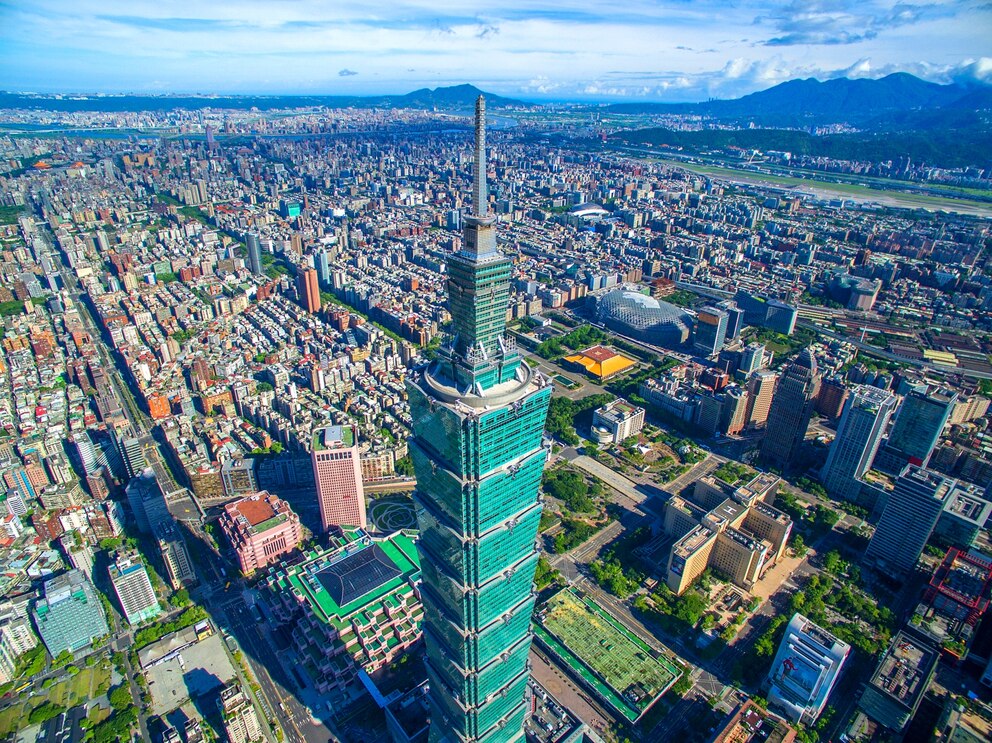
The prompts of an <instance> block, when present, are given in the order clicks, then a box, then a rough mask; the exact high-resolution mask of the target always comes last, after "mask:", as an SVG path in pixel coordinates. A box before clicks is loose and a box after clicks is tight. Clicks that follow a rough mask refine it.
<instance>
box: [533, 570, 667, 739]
mask: <svg viewBox="0 0 992 743" xmlns="http://www.w3.org/2000/svg"><path fill="white" fill-rule="evenodd" d="M537 620H538V626H537V628H536V630H537V636H538V638H540V640H541V641H542V643H543V644H544V645H546V646H547V647H548V649H549V650H551V651H552V652H553V653H554V654H555V655H557V656H558V657H559V658H560V659H561V660H563V661H564V662H565V663H567V664H568V665H569V666H571V668H572V670H573V671H574V672H575V673H577V674H578V675H579V676H581V677H582V678H583V679H584V680H585V681H586V683H587V684H588V685H590V686H592V687H593V688H595V689H596V691H597V692H598V693H599V696H600V697H602V698H603V700H604V701H606V702H608V703H609V704H610V706H612V707H613V708H615V709H616V710H617V711H619V712H620V713H621V714H622V715H623V716H624V717H625V718H627V719H628V720H630V721H631V722H633V721H634V720H636V719H637V718H638V717H640V716H641V715H642V714H643V713H644V711H645V710H647V708H648V707H650V706H651V705H652V704H653V703H654V702H655V701H656V700H657V699H658V698H659V697H660V696H661V695H662V694H664V693H665V691H667V690H668V688H669V687H671V686H672V685H673V684H674V683H675V681H676V680H677V679H678V677H679V676H680V675H681V674H680V671H679V670H678V669H677V668H676V667H675V666H674V665H672V664H671V663H669V662H668V661H666V660H665V659H663V658H655V657H654V656H653V654H652V651H651V649H650V648H649V647H648V646H647V645H646V644H645V643H644V642H642V641H641V640H640V639H639V638H638V637H637V636H635V635H633V634H632V633H631V632H630V631H629V630H627V629H626V628H625V627H624V626H623V625H622V624H620V623H619V622H618V621H617V620H615V619H614V618H613V617H611V616H610V615H609V614H608V613H607V612H606V611H605V610H604V609H603V608H602V607H600V606H599V605H598V604H596V603H595V602H594V601H591V600H589V599H587V598H580V597H579V596H578V595H576V594H575V593H574V592H573V591H572V590H571V589H568V588H566V589H564V590H562V591H560V592H559V593H557V594H555V595H554V596H552V597H551V598H550V599H549V600H548V602H547V604H545V606H544V608H543V609H542V610H541V611H540V612H539V613H538V616H537Z"/></svg>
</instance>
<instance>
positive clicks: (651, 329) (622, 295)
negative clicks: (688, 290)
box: [596, 289, 693, 349]
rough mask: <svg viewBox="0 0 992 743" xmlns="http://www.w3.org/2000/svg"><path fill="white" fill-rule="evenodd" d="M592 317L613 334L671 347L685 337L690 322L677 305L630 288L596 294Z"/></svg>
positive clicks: (682, 341) (688, 332) (690, 330)
mask: <svg viewBox="0 0 992 743" xmlns="http://www.w3.org/2000/svg"><path fill="white" fill-rule="evenodd" d="M596 318H597V319H598V320H599V321H600V322H601V323H603V324H605V325H606V327H608V328H610V329H611V330H614V331H616V332H617V333H622V334H623V335H629V336H631V337H633V338H637V339H640V340H644V341H646V342H648V343H653V344H655V345H657V346H663V347H665V348H673V349H674V348H677V347H679V346H681V345H682V344H684V343H685V342H686V341H687V340H688V339H689V335H690V333H691V332H692V324H693V322H692V315H690V314H689V313H688V312H686V311H685V310H683V309H682V308H681V307H676V306H675V305H674V304H669V303H668V302H659V301H658V300H657V299H654V298H653V297H649V296H648V295H647V294H641V293H640V292H636V291H631V290H630V289H614V290H613V291H611V292H608V293H606V294H604V295H603V296H602V297H600V298H599V301H598V302H597V304H596Z"/></svg>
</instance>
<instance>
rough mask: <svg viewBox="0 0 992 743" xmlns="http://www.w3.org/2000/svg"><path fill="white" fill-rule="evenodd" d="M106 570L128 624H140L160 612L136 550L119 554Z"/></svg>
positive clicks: (146, 571) (160, 608)
mask: <svg viewBox="0 0 992 743" xmlns="http://www.w3.org/2000/svg"><path fill="white" fill-rule="evenodd" d="M107 571H108V572H109V573H110V582H111V584H112V585H113V587H114V593H116V594H117V600H118V601H119V602H120V605H121V609H122V610H123V612H124V618H125V619H127V621H128V624H132V625H134V624H140V623H141V622H144V621H146V620H148V619H152V618H153V617H157V616H158V615H159V614H161V613H162V607H161V606H160V605H159V603H158V598H156V596H155V590H154V589H153V588H152V582H151V580H150V579H149V578H148V570H147V569H146V568H145V565H144V563H143V562H142V561H141V557H140V556H139V555H138V554H137V553H136V552H129V553H128V552H125V553H121V554H119V555H118V556H117V559H116V560H115V561H114V563H113V564H112V565H109V566H108V567H107Z"/></svg>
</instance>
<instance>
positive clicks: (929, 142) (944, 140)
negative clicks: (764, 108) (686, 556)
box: [617, 126, 992, 168]
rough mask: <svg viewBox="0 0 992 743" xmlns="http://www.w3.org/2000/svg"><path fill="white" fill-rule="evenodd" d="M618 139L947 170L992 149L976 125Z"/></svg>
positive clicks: (655, 133) (658, 133)
mask: <svg viewBox="0 0 992 743" xmlns="http://www.w3.org/2000/svg"><path fill="white" fill-rule="evenodd" d="M617 136H622V137H623V139H625V140H626V141H628V142H631V143H650V144H654V145H660V144H666V145H669V146H670V147H682V148H684V149H686V150H689V151H697V150H708V149H712V148H728V147H740V148H742V149H745V150H752V149H757V150H783V151H786V152H791V153H793V156H794V157H797V158H798V157H799V156H800V155H810V156H813V157H827V158H832V159H835V160H859V161H870V162H876V163H879V162H885V161H887V160H892V161H896V160H898V159H899V158H901V157H907V156H908V157H909V158H911V159H912V160H913V162H926V163H929V164H933V165H940V166H942V167H945V168H955V167H968V166H970V165H973V164H974V153H975V152H983V151H984V152H987V151H988V150H989V147H992V141H990V135H989V134H988V132H986V131H983V130H982V129H981V128H980V127H978V126H972V127H960V126H955V127H953V128H950V127H949V128H947V129H946V130H944V131H941V130H937V129H931V130H928V131H900V132H887V133H886V135H885V136H884V137H879V136H876V135H874V134H871V133H858V134H830V135H826V136H813V135H811V134H809V133H808V132H805V131H801V130H798V129H795V130H794V129H704V130H702V131H678V130H674V129H664V128H652V129H641V130H638V131H634V132H624V133H623V134H622V135H617Z"/></svg>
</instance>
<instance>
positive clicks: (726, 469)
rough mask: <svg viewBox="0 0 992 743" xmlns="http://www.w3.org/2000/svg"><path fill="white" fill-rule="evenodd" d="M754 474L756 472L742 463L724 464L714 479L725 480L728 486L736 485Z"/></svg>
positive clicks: (718, 469)
mask: <svg viewBox="0 0 992 743" xmlns="http://www.w3.org/2000/svg"><path fill="white" fill-rule="evenodd" d="M753 474H754V470H753V469H751V468H750V467H748V466H747V465H746V464H741V463H740V462H733V461H731V462H724V463H723V464H721V465H720V466H719V467H717V469H716V471H715V472H714V473H713V475H714V477H717V478H718V479H720V480H723V481H724V482H725V483H727V484H728V485H736V484H737V483H739V482H740V481H741V480H744V479H745V478H747V477H750V476H751V475H753Z"/></svg>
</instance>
